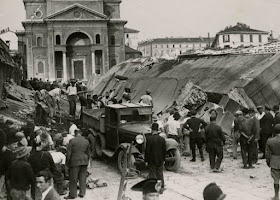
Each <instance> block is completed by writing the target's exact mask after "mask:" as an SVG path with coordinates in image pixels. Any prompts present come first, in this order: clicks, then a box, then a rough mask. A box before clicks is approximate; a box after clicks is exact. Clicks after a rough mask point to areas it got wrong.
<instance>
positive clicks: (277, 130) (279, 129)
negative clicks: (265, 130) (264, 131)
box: [274, 124, 280, 134]
mask: <svg viewBox="0 0 280 200" xmlns="http://www.w3.org/2000/svg"><path fill="white" fill-rule="evenodd" d="M274 132H275V134H279V133H280V124H276V125H275V126H274Z"/></svg>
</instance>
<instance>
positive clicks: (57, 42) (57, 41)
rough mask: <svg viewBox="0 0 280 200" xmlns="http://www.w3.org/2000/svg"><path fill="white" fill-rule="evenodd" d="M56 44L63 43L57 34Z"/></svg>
mask: <svg viewBox="0 0 280 200" xmlns="http://www.w3.org/2000/svg"><path fill="white" fill-rule="evenodd" d="M55 44H61V39H60V35H56V36H55Z"/></svg>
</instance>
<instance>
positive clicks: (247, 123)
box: [239, 108, 257, 169]
mask: <svg viewBox="0 0 280 200" xmlns="http://www.w3.org/2000/svg"><path fill="white" fill-rule="evenodd" d="M242 112H243V115H244V117H243V119H242V120H241V122H240V124H239V125H240V128H239V130H240V146H241V155H242V160H243V168H244V169H248V168H254V166H253V165H252V164H253V153H254V151H255V138H256V135H257V122H256V120H255V119H254V118H252V117H251V116H250V114H249V109H248V108H244V109H243V110H242ZM248 165H249V166H248Z"/></svg>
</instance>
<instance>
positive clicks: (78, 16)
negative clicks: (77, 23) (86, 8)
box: [74, 11, 82, 19]
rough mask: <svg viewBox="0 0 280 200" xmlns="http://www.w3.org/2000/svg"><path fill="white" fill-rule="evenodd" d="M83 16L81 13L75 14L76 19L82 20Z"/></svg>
mask: <svg viewBox="0 0 280 200" xmlns="http://www.w3.org/2000/svg"><path fill="white" fill-rule="evenodd" d="M81 16H82V14H81V13H80V12H79V11H76V12H74V17H75V18H76V19H78V18H81Z"/></svg>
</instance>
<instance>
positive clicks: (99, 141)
mask: <svg viewBox="0 0 280 200" xmlns="http://www.w3.org/2000/svg"><path fill="white" fill-rule="evenodd" d="M105 148H106V143H105V137H104V135H102V134H98V136H97V137H96V143H95V152H96V155H97V156H98V157H101V156H102V150H103V149H105Z"/></svg>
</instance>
